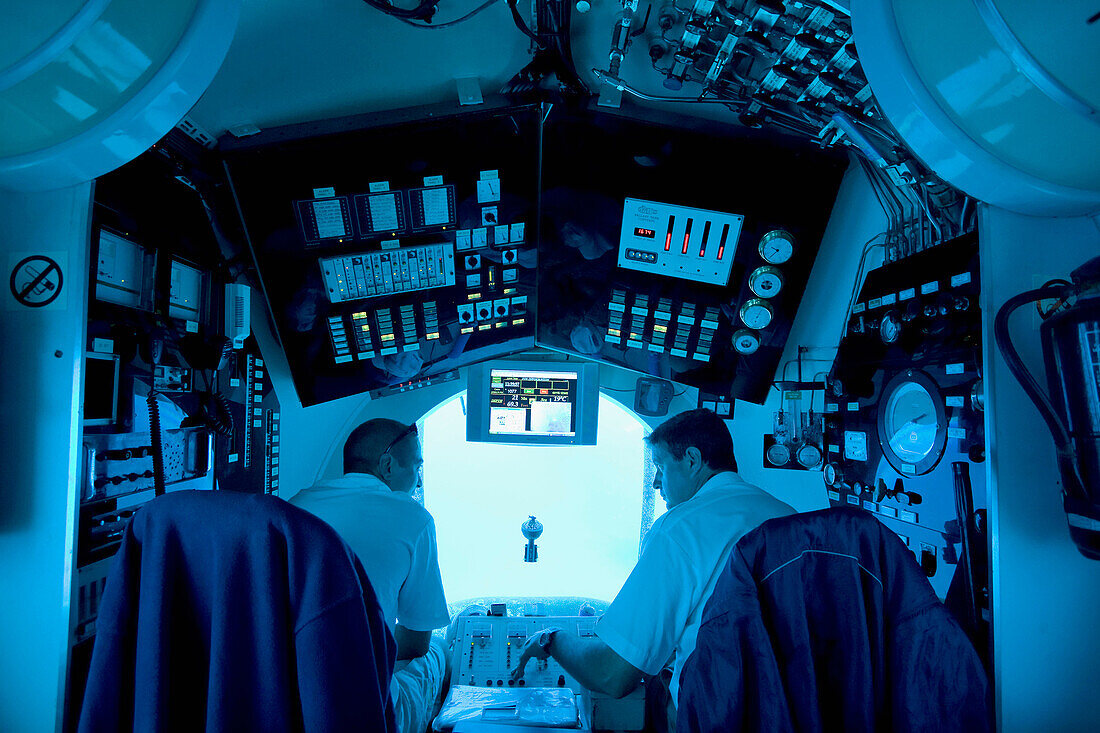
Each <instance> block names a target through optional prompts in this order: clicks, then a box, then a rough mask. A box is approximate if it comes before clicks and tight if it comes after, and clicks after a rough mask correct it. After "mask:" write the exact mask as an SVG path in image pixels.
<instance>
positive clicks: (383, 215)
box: [354, 191, 405, 237]
mask: <svg viewBox="0 0 1100 733" xmlns="http://www.w3.org/2000/svg"><path fill="white" fill-rule="evenodd" d="M402 198H403V197H402V196H401V192H400V191H384V192H381V193H361V194H359V195H357V196H355V197H354V201H355V216H356V217H357V218H358V220H359V233H360V234H362V235H363V236H364V237H375V236H393V235H394V234H400V233H401V232H403V231H405V205H404V203H403V202H402Z"/></svg>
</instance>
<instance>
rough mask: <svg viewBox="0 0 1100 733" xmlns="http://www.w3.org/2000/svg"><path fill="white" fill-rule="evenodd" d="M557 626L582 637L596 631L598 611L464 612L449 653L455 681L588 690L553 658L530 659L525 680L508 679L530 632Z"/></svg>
mask: <svg viewBox="0 0 1100 733" xmlns="http://www.w3.org/2000/svg"><path fill="white" fill-rule="evenodd" d="M550 626H556V627H558V628H560V629H562V630H563V633H566V634H572V635H574V636H580V637H585V638H588V637H593V636H595V635H596V617H594V616H460V617H459V619H458V627H457V629H456V634H455V639H456V641H455V646H454V651H453V652H452V659H451V685H452V686H453V685H471V686H473V687H515V686H520V687H568V688H570V689H571V690H573V692H576V693H579V692H582V691H584V687H583V686H581V684H580V683H579V682H577V681H576V680H575V679H573V677H572V676H571V675H570V674H569V673H568V672H566V671H565V670H564V669H563V668H562V666H561V665H560V664H558V663H557V662H556V661H554V659H553V658H550V659H546V660H543V661H539V660H536V659H531V660H529V661H528V662H527V666H526V667H525V668H524V673H523V680H522V683H523V684H522V685H520V684H519V683H516V684H510V679H511V674H510V673H511V671H512V669H513V668H515V666H516V664H517V663H518V662H519V657H520V654H522V653H523V646H524V644H526V643H527V639H528V637H530V636H532V635H533V634H536V633H538V632H539V631H541V630H542V629H545V628H547V627H550Z"/></svg>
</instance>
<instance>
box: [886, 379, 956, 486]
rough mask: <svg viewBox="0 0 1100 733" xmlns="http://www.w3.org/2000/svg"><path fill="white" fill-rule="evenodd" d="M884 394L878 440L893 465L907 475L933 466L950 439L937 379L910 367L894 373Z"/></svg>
mask: <svg viewBox="0 0 1100 733" xmlns="http://www.w3.org/2000/svg"><path fill="white" fill-rule="evenodd" d="M882 394H883V399H882V401H881V402H880V406H879V414H878V434H879V443H880V444H881V445H882V451H883V453H884V454H885V455H886V458H887V460H888V461H890V465H892V466H893V467H894V468H895V469H897V471H898V472H900V473H902V474H908V475H919V474H922V473H927V472H928V471H930V470H932V468H933V467H934V466H935V465H936V463H937V462H939V459H940V456H941V455H942V453H943V448H944V445H945V444H946V442H947V419H946V413H945V410H944V400H943V396H942V395H941V394H940V391H939V389H938V388H937V387H936V384H935V382H933V381H932V380H931V379H930V378H928V377H927V376H926V375H924V374H923V373H922V372H917V371H914V370H909V371H906V372H902V373H901V374H898V375H897V376H896V377H894V378H893V379H892V380H891V381H890V382H889V383H888V384H887V385H886V387H885V388H884V389H883V392H882Z"/></svg>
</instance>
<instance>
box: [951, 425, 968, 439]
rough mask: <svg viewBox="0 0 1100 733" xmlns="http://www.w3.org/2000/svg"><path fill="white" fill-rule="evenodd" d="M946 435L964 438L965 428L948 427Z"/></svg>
mask: <svg viewBox="0 0 1100 733" xmlns="http://www.w3.org/2000/svg"><path fill="white" fill-rule="evenodd" d="M947 437H948V438H958V439H959V440H963V439H964V438H966V428H948V429H947Z"/></svg>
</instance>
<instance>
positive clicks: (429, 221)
mask: <svg viewBox="0 0 1100 733" xmlns="http://www.w3.org/2000/svg"><path fill="white" fill-rule="evenodd" d="M409 207H410V208H411V210H412V226H413V230H414V231H420V230H424V229H435V228H439V227H448V226H454V224H455V187H454V186H450V185H448V186H431V187H426V188H414V189H412V190H410V191H409Z"/></svg>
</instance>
